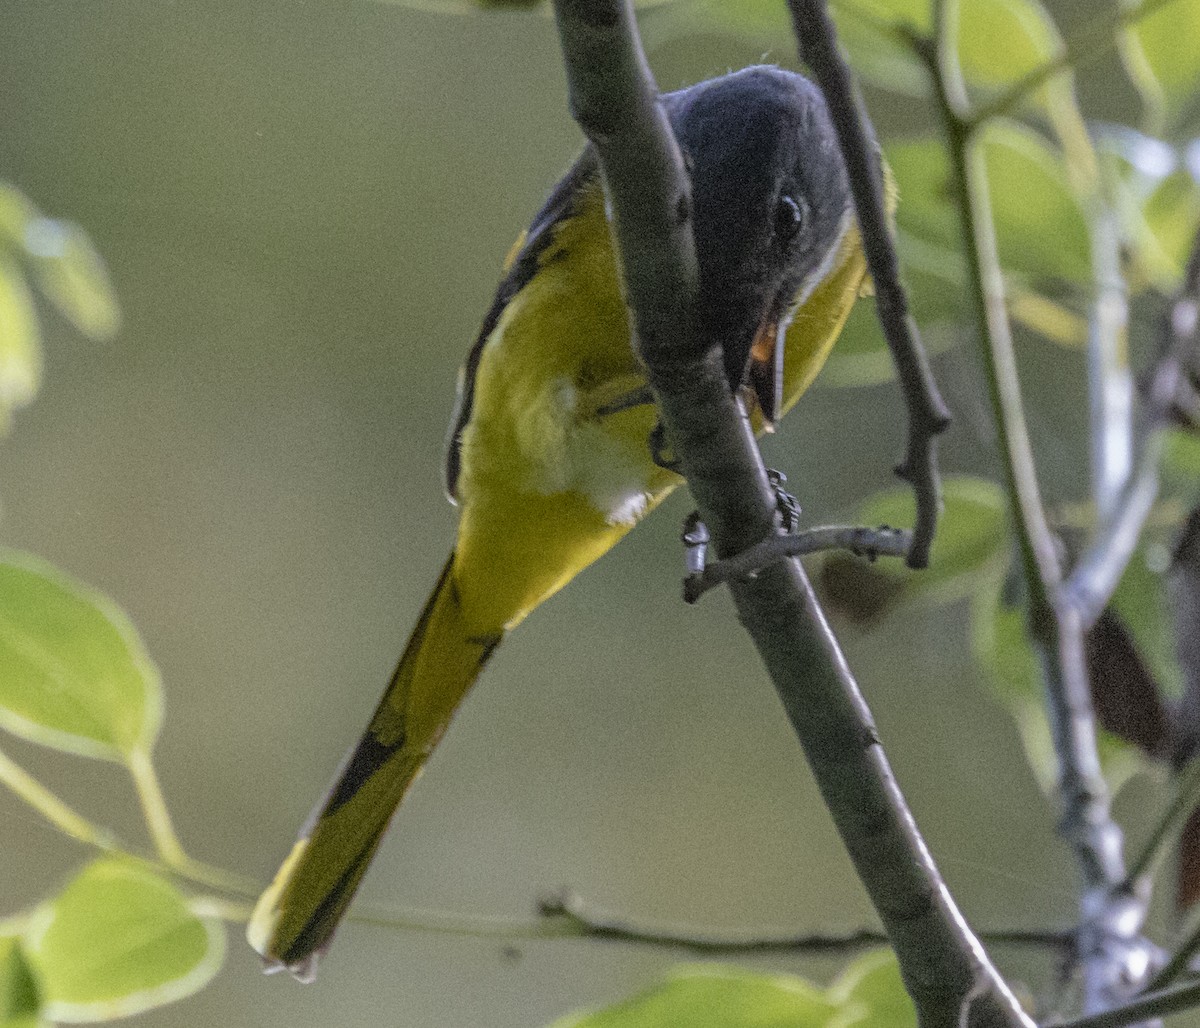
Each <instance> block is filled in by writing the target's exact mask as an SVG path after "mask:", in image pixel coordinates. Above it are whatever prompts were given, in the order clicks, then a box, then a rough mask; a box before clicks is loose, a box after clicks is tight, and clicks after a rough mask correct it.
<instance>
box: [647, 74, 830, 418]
mask: <svg viewBox="0 0 1200 1028" xmlns="http://www.w3.org/2000/svg"><path fill="white" fill-rule="evenodd" d="M663 102H664V104H665V106H666V110H667V114H668V116H669V118H670V120H671V125H672V127H673V128H674V130H675V134H676V137H677V138H678V140H679V143H680V146H681V148H682V149H683V151H684V155H685V158H686V160H687V162H688V165H689V168H690V171H691V177H692V202H693V211H694V228H695V238H696V255H697V260H698V263H699V266H700V297H701V311H700V313H701V322H700V327H701V331H703V332H705V333H706V334H710V333H711V334H710V335H709V338H710V339H712V340H713V341H714V342H719V343H720V344H721V345H722V346H723V347H724V351H725V366H726V369H727V371H728V372H729V377H730V384H731V386H733V387H734V388H736V387H737V386H739V385H741V384H742V382H743V381H744V379H745V376H746V372H747V365H748V361H749V355H750V349H751V346H752V345H753V343H754V340H755V337H756V334H757V333H758V332H759V331H760V329H763V328H764V327H765V326H768V325H769V326H773V325H775V324H777V323H778V322H779V320H780V318H781V317H783V316H785V315H786V311H787V308H788V307H789V306H790V305H791V304H792V302H793V301H794V300H795V298H796V296H797V294H798V293H800V292H801V291H802V290H803V289H804V287H805V285H806V281H807V280H809V279H810V277H811V276H813V275H814V274H815V273H817V272H818V271H819V269H820V268H821V267H822V265H823V263H824V261H825V259H826V257H827V255H828V254H829V251H830V249H831V248H832V247H833V246H835V245H836V244H837V243H838V242H839V240H840V238H841V233H842V231H843V228H844V226H845V224H846V215H847V212H848V211H849V210H850V208H851V198H850V189H849V184H848V182H847V179H846V171H845V167H844V165H843V164H842V158H841V153H840V151H839V149H838V145H837V138H836V136H835V134H834V130H833V126H832V124H831V123H830V120H829V112H828V110H827V109H826V106H825V100H824V98H823V97H822V95H821V93H820V91H819V90H818V89H817V88H816V86H814V85H813V84H812V83H811V82H809V81H808V80H807V79H805V78H804V77H803V76H801V75H797V74H795V73H794V72H789V71H784V70H782V69H780V68H773V67H767V66H760V67H753V68H746V69H745V70H743V71H739V72H735V73H734V74H731V75H725V76H722V77H721V78H718V79H713V80H711V81H708V82H701V83H699V84H698V85H695V86H691V87H689V88H688V89H682V90H680V91H679V92H677V93H669V94H667V95H666V96H664V97H663ZM760 399H765V398H764V397H761V396H760ZM776 399H778V398H776ZM764 407H765V404H764ZM765 412H766V413H767V415H768V417H771V416H772V412H771V411H765Z"/></svg>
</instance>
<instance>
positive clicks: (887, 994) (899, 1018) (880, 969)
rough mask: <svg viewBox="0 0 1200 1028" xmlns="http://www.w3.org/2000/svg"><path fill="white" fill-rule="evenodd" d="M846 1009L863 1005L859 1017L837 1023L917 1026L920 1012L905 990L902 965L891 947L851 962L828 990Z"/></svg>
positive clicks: (891, 1027) (870, 1027)
mask: <svg viewBox="0 0 1200 1028" xmlns="http://www.w3.org/2000/svg"><path fill="white" fill-rule="evenodd" d="M829 994H830V996H831V997H832V998H833V999H834V1000H836V1001H837V1002H838V1005H839V1006H840V1007H841V1008H842V1010H843V1011H844V1012H846V1011H848V1010H850V1009H852V1008H853V1007H854V1006H859V1007H861V1008H862V1013H861V1014H860V1015H859V1017H858V1019H857V1020H845V1021H842V1020H841V1019H839V1021H838V1024H839V1025H840V1024H845V1025H847V1026H849V1025H858V1026H859V1028H917V1011H916V1008H915V1007H913V1003H912V1000H911V999H909V997H908V993H907V992H906V991H905V990H904V981H903V980H902V979H901V977H900V965H899V964H897V963H896V958H895V956H894V955H893V954H892V952H891V951H890V950H875V951H873V952H870V953H864V954H863V955H862V956H861V957H859V958H858V959H856V960H854V961H852V962H851V963H850V964H849V965H848V966H847V967H846V969H845V970H844V971H843V972H842V974H841V977H840V978H839V979H838V980H837V981H836V982H834V984H833V985H832V986H831V987H830V989H829Z"/></svg>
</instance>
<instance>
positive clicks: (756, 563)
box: [683, 525, 912, 603]
mask: <svg viewBox="0 0 1200 1028" xmlns="http://www.w3.org/2000/svg"><path fill="white" fill-rule="evenodd" d="M911 545H912V533H911V532H908V531H905V530H904V529H900V528H888V527H887V526H886V525H883V526H881V527H879V528H865V527H863V526H861V525H822V526H820V527H818V528H810V529H807V530H806V531H804V532H798V533H796V534H795V535H774V536H771V537H770V538H768V539H764V540H763V541H762V542H761V543H759V544H758V545H757V546H752V547H751V548H750V549H748V550H745V551H743V552H742V553H739V554H736V555H735V556H733V557H729V558H728V559H726V560H722V561H718V562H717V563H716V564H709V565H708V566H707V567H705V568H704V569H703V570H701V571H699V572H697V573H694V574H691V575H688V577H687V578H685V579H684V580H683V599H684V602H685V603H695V602H696V601H697V600H698V599H700V597H701V596H703V595H704V594H705V593H706V592H708V591H709V590H710V589H715V588H716V587H717V586H719V585H723V584H724V583H725V582H728V581H731V580H732V579H735V578H749V577H750V576H752V575H755V574H757V573H758V572H759V571H761V570H762V569H763V568H765V567H767V566H768V565H770V564H774V563H775V561H777V560H784V559H786V558H788V557H802V556H804V555H805V554H809V553H819V552H820V551H822V550H849V551H850V552H851V553H854V554H857V555H859V556H861V557H866V558H867V559H868V560H874V559H875V558H876V557H903V556H905V555H906V554H907V553H908V552H909V548H910V547H911Z"/></svg>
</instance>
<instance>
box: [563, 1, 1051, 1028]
mask: <svg viewBox="0 0 1200 1028" xmlns="http://www.w3.org/2000/svg"><path fill="white" fill-rule="evenodd" d="M555 15H556V19H557V22H558V28H559V34H560V36H561V38H562V42H563V54H564V58H565V62H566V67H567V78H568V81H569V83H570V92H571V98H572V109H573V111H574V112H575V115H576V118H577V120H578V121H579V124H580V126H581V128H582V129H583V131H584V132H585V133H586V134H587V136H588V138H589V139H590V140H591V141H592V143H593V145H594V146H595V148H596V151H597V153H598V154H599V158H600V163H601V167H602V168H603V174H604V180H605V185H606V188H607V189H608V196H609V200H610V202H611V207H612V210H613V227H614V233H615V237H616V243H617V248H618V251H619V252H620V255H621V265H622V269H623V276H624V282H625V287H626V295H627V297H628V301H629V304H630V307H631V315H632V322H633V326H634V335H635V338H636V339H637V343H638V346H639V350H640V353H641V356H642V359H643V361H644V363H645V364H646V366H647V369H648V374H649V378H650V383H651V385H652V387H653V388H654V391H655V394H656V396H657V398H658V403H659V411H660V416H661V418H662V422H663V425H664V426H665V428H666V431H667V435H668V438H669V439H670V442H671V445H672V448H673V449H674V451H675V453H676V454H677V456H678V458H679V460H680V464H681V468H682V471H683V473H684V475H685V476H686V478H687V480H688V484H689V485H690V487H691V490H692V494H693V496H694V497H695V500H696V504H697V507H698V508H699V510H700V514H701V516H702V518H703V519H704V521H705V523H706V524H707V525H708V528H709V530H710V531H711V533H712V538H713V541H714V543H715V545H716V549H717V555H718V557H721V558H726V557H730V556H732V555H734V554H736V553H740V552H741V551H742V550H745V549H748V548H749V547H751V546H753V545H755V544H756V543H758V542H760V541H762V540H763V539H766V538H768V537H770V536H772V535H775V534H778V531H779V524H778V514H777V510H776V502H775V494H774V491H773V489H772V488H771V485H770V483H769V482H768V479H767V475H766V472H765V469H764V468H763V465H762V460H761V458H760V457H759V454H758V450H757V446H756V444H755V441H754V437H753V433H752V431H751V428H750V423H749V420H748V418H747V417H746V415H745V412H744V410H742V409H741V407H740V406H739V405H738V403H737V402H736V401H735V399H734V397H733V396H732V394H731V393H730V390H729V387H728V383H727V381H726V378H725V374H724V370H723V368H722V367H721V362H720V355H719V353H718V352H716V351H715V350H714V349H712V348H711V345H712V343H713V341H704V340H700V339H698V334H697V333H696V332H695V331H694V329H695V326H696V323H697V322H696V318H695V314H694V303H695V297H696V259H695V251H694V244H693V241H692V239H691V225H690V220H689V217H688V215H689V206H690V204H689V199H688V195H689V194H688V180H687V176H686V174H685V172H684V169H683V165H682V162H681V160H680V156H679V152H678V147H677V145H676V144H675V142H674V140H673V138H672V135H671V132H670V128H669V125H668V123H667V121H666V118H665V116H664V114H663V111H662V109H661V107H660V106H659V105H658V103H657V102H656V99H655V96H656V94H655V89H654V86H653V84H652V80H651V78H650V74H649V71H648V69H647V67H646V63H645V58H644V56H643V55H642V53H641V47H640V42H639V41H638V39H637V36H636V29H635V27H634V21H633V12H632V8H631V6H630V4H629V3H628V0H625V2H621V0H555ZM706 343H707V345H706ZM730 590H731V593H732V595H733V599H734V602H735V604H736V606H737V609H738V614H739V616H740V618H741V621H742V623H743V625H744V626H745V627H746V628H747V630H748V631H749V632H750V634H751V636H752V638H753V639H754V642H755V645H756V646H757V647H758V650H759V653H760V655H761V656H762V658H763V660H764V662H765V664H766V665H767V669H768V671H769V673H770V675H771V678H772V680H773V681H774V683H775V686H776V689H777V690H778V691H779V694H780V697H781V699H782V701H783V704H784V707H785V709H786V711H787V714H788V716H789V718H790V720H791V722H792V725H793V728H794V729H795V731H796V733H797V735H798V737H799V738H800V741H801V745H802V746H803V747H804V750H805V753H806V755H807V757H808V760H809V764H810V766H811V767H812V770H813V774H814V776H815V778H816V780H817V783H818V785H819V787H820V789H821V792H822V794H823V796H824V798H825V801H826V804H827V805H828V807H829V809H830V811H831V813H832V815H833V818H834V821H835V823H836V824H837V827H838V829H839V831H840V832H841V834H842V838H843V840H844V841H845V843H846V845H847V848H848V849H849V851H850V855H851V858H852V859H853V861H854V864H855V867H856V869H857V870H858V873H859V875H860V877H861V878H862V881H863V883H864V885H865V886H866V889H867V891H868V893H869V894H870V896H871V899H872V901H873V902H874V904H875V906H876V909H877V910H878V911H879V915H880V918H881V919H882V921H883V923H884V927H885V928H886V930H887V932H888V936H889V938H890V939H891V941H892V945H893V947H894V948H895V951H896V955H897V957H898V959H899V962H900V968H901V973H902V975H903V976H904V980H905V983H906V986H907V988H908V989H909V992H910V995H912V997H913V1001H914V1003H915V1004H916V1006H917V1010H918V1011H919V1016H920V1018H921V1021H922V1024H924V1025H926V1026H939V1028H940V1026H946V1028H950V1026H955V1028H958V1026H961V1025H970V1026H989V1028H990V1026H1001V1025H1005V1026H1012V1025H1024V1026H1028V1025H1030V1024H1031V1022H1030V1021H1029V1019H1028V1018H1027V1017H1026V1015H1025V1014H1024V1013H1023V1012H1022V1011H1021V1008H1020V1005H1019V1004H1018V1003H1017V1001H1016V999H1015V998H1014V997H1013V995H1012V993H1011V992H1010V991H1009V989H1008V988H1007V986H1006V985H1005V984H1004V982H1003V980H1002V979H1001V978H1000V976H999V974H998V973H997V972H996V970H995V969H994V968H993V967H992V965H991V964H990V962H989V961H988V959H987V956H986V954H985V953H984V951H983V949H982V947H981V946H980V944H979V942H978V940H977V939H976V938H975V936H974V935H973V934H972V933H971V931H970V929H969V928H968V927H967V925H966V922H965V921H964V920H963V918H962V915H961V914H960V913H959V911H958V909H957V907H956V906H955V905H954V902H953V900H952V899H951V897H950V894H949V892H948V890H947V889H946V886H945V883H944V882H943V881H942V879H941V877H940V875H939V873H938V871H937V868H936V867H935V866H934V864H933V860H932V858H931V857H930V855H929V851H928V849H927V848H926V847H925V844H924V842H923V840H922V839H921V836H920V834H919V833H918V831H917V827H916V824H915V823H914V821H913V819H912V815H911V814H910V813H909V811H908V808H907V807H906V805H905V803H904V800H903V798H902V796H901V794H900V791H899V788H898V787H897V785H896V782H895V779H894V778H893V776H892V773H891V769H890V767H889V766H888V763H887V759H886V757H885V756H884V754H883V750H882V747H881V746H880V743H879V739H878V735H877V733H876V730H875V726H874V723H873V721H872V719H871V715H870V712H869V711H868V709H867V707H866V704H865V702H864V700H863V698H862V696H861V694H860V693H859V691H858V687H857V684H856V683H855V681H854V679H853V677H852V676H851V674H850V670H849V668H848V667H847V666H846V663H845V659H844V658H843V656H842V654H841V652H840V650H839V649H838V646H837V642H836V640H835V639H834V637H833V635H832V633H831V632H830V630H829V626H828V624H827V623H826V621H825V618H824V616H823V614H822V612H821V610H820V608H819V607H818V606H817V603H816V599H815V597H814V596H813V593H812V589H811V587H810V585H809V583H808V580H807V578H806V577H805V575H804V572H803V569H802V568H801V567H800V564H799V562H798V561H796V560H787V561H780V562H778V563H775V564H773V565H771V566H770V567H768V568H765V569H763V571H762V572H761V573H760V574H759V575H758V576H757V577H756V578H754V579H753V580H751V581H746V582H733V583H731V587H730Z"/></svg>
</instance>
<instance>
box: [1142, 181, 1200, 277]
mask: <svg viewBox="0 0 1200 1028" xmlns="http://www.w3.org/2000/svg"><path fill="white" fill-rule="evenodd" d="M1142 216H1143V217H1144V218H1145V223H1146V229H1147V231H1148V233H1149V241H1147V242H1148V243H1149V242H1151V241H1152V243H1153V256H1151V255H1150V254H1143V253H1139V256H1140V257H1142V258H1143V260H1145V261H1146V262H1147V263H1150V262H1151V261H1153V262H1154V264H1153V265H1152V266H1153V267H1154V268H1155V269H1156V270H1157V271H1158V272H1159V274H1158V276H1157V278H1156V283H1157V284H1158V285H1159V286H1160V288H1163V289H1165V290H1168V291H1173V290H1174V289H1175V288H1177V287H1178V285H1179V283H1180V282H1181V281H1182V280H1183V269H1184V266H1185V265H1186V264H1187V259H1188V255H1189V254H1190V253H1191V249H1192V245H1193V243H1194V242H1195V240H1196V230H1197V228H1198V227H1200V184H1197V182H1196V180H1195V179H1194V178H1192V176H1191V175H1189V174H1188V173H1187V172H1186V171H1182V170H1181V171H1176V172H1175V173H1174V174H1171V175H1168V176H1167V177H1166V178H1165V179H1163V180H1162V182H1160V183H1159V184H1158V187H1157V188H1156V189H1155V190H1154V192H1153V193H1151V194H1150V196H1149V197H1148V198H1147V200H1146V203H1145V205H1144V206H1143V207H1142ZM1147 248H1149V246H1148V247H1147Z"/></svg>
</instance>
